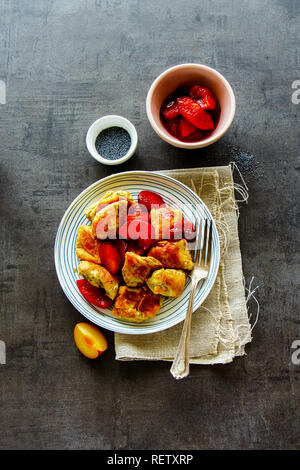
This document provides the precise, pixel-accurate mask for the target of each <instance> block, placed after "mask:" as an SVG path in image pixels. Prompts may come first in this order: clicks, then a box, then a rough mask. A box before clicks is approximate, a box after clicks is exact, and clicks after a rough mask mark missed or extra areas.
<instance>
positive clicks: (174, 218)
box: [150, 206, 183, 240]
mask: <svg viewBox="0 0 300 470" xmlns="http://www.w3.org/2000/svg"><path fill="white" fill-rule="evenodd" d="M150 215H151V225H152V226H153V227H154V234H155V237H154V238H155V239H156V240H163V239H169V238H170V229H171V228H173V227H174V225H175V226H180V227H181V225H182V221H183V218H182V212H181V211H180V210H179V209H173V208H172V207H169V206H162V207H158V208H156V209H155V208H153V209H151V213H150Z"/></svg>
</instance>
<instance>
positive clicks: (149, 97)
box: [146, 62, 236, 149]
mask: <svg viewBox="0 0 300 470" xmlns="http://www.w3.org/2000/svg"><path fill="white" fill-rule="evenodd" d="M185 67H192V68H195V69H198V70H199V69H202V70H206V71H208V72H209V73H211V74H213V75H215V76H216V77H218V78H219V79H220V80H221V81H222V82H223V84H224V85H225V88H226V89H227V91H228V94H229V97H230V102H231V108H230V113H229V118H228V120H227V123H226V124H225V125H224V126H223V128H222V129H220V130H219V131H218V132H217V133H216V134H212V135H211V136H209V137H207V138H206V139H203V140H200V141H198V142H182V141H180V140H179V139H176V137H171V135H168V134H167V133H165V132H163V131H162V130H161V129H160V128H159V126H158V125H157V124H156V122H155V120H154V118H153V116H152V112H151V101H152V96H153V93H154V90H155V88H156V86H157V84H158V83H159V82H160V81H161V80H162V78H164V77H165V76H167V75H169V74H170V73H171V72H173V71H175V70H179V69H183V68H185ZM235 111H236V99H235V95H234V92H233V90H232V87H231V85H230V83H229V82H228V80H227V79H226V78H225V77H224V76H223V75H222V74H221V73H220V72H218V71H217V70H216V69H213V68H212V67H209V66H208V65H204V64H197V63H189V62H187V63H184V64H178V65H174V66H172V67H169V68H168V69H166V70H164V71H163V72H162V73H161V74H160V75H158V76H157V77H156V78H155V79H154V80H153V82H152V84H151V86H150V88H149V90H148V93H147V97H146V112H147V117H148V119H149V122H150V124H151V126H152V128H153V130H154V131H155V132H156V133H157V134H158V135H159V137H161V139H163V140H164V141H165V142H168V143H169V144H171V145H173V146H175V147H180V148H185V149H197V148H202V147H207V146H208V145H211V144H213V143H214V142H216V141H217V140H219V139H220V138H221V137H223V135H224V134H225V133H226V132H227V131H228V129H229V127H230V126H231V124H232V121H233V119H234V116H235Z"/></svg>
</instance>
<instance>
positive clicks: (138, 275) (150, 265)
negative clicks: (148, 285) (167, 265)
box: [122, 251, 162, 287]
mask: <svg viewBox="0 0 300 470" xmlns="http://www.w3.org/2000/svg"><path fill="white" fill-rule="evenodd" d="M161 267H162V264H161V262H160V261H158V260H157V259H155V258H152V257H151V256H140V255H137V254H136V253H134V252H130V251H128V252H127V253H126V254H125V263H124V266H123V268H122V274H123V278H124V281H125V284H127V286H129V287H139V286H142V285H143V284H145V282H146V280H147V279H148V277H149V276H150V273H151V271H152V270H153V269H158V268H161Z"/></svg>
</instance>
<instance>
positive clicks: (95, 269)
mask: <svg viewBox="0 0 300 470" xmlns="http://www.w3.org/2000/svg"><path fill="white" fill-rule="evenodd" d="M78 274H79V275H80V276H83V277H84V278H85V279H86V280H87V281H89V282H90V283H91V284H92V285H93V286H95V287H102V288H103V289H104V290H105V292H106V295H107V297H109V298H110V299H112V300H114V298H115V297H116V295H117V293H118V289H119V282H118V279H117V277H116V276H113V275H112V274H110V272H109V271H108V270H107V269H106V268H104V267H103V266H99V264H96V263H92V262H91V261H80V262H79V266H78Z"/></svg>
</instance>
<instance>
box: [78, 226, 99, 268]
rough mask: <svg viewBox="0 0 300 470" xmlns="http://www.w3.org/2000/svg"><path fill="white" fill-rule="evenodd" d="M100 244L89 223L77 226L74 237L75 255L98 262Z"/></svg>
mask: <svg viewBox="0 0 300 470" xmlns="http://www.w3.org/2000/svg"><path fill="white" fill-rule="evenodd" d="M100 245H101V242H99V240H97V238H96V237H95V235H94V234H93V229H92V227H91V226H90V225H80V226H79V228H78V232H77V239H76V255H77V256H78V258H79V259H81V260H86V261H92V262H94V263H97V264H100V263H101V259H100V255H99V248H100Z"/></svg>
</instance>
